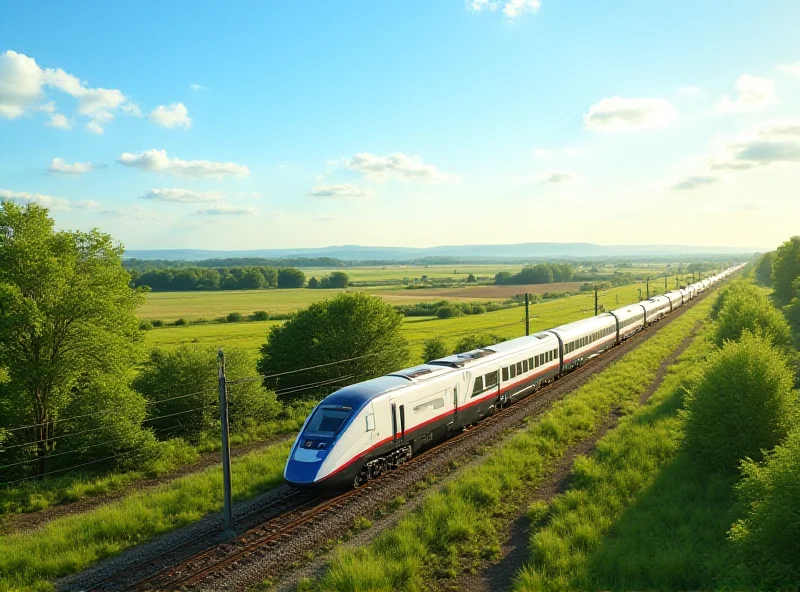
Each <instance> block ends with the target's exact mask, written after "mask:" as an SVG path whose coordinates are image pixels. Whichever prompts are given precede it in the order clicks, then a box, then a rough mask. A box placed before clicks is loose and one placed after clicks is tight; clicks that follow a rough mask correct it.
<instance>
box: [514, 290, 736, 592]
mask: <svg viewBox="0 0 800 592" xmlns="http://www.w3.org/2000/svg"><path fill="white" fill-rule="evenodd" d="M710 302H711V300H710V299H709V300H708V301H707V302H706V303H703V306H704V307H706V308H707V304H710ZM708 333H709V331H708V330H706V331H704V335H703V336H702V337H699V338H698V339H697V340H695V342H694V343H693V344H692V345H691V346H690V347H689V349H687V351H685V352H684V353H683V354H682V355H681V356H680V357H679V359H678V363H677V364H675V365H673V366H672V367H671V368H670V369H669V371H668V373H667V375H666V377H665V379H664V381H663V383H662V385H661V386H660V387H659V388H658V389H657V391H656V392H655V393H654V395H653V397H652V399H651V401H650V404H649V405H647V406H645V407H643V408H641V409H639V410H638V411H636V412H635V413H634V414H633V415H630V416H628V417H626V418H623V419H622V420H621V422H620V425H619V426H618V427H617V429H615V430H614V431H613V432H611V433H610V434H608V435H607V436H606V437H605V438H603V439H602V440H601V441H600V442H599V443H598V446H597V449H596V451H595V453H594V454H592V455H591V457H588V458H580V459H578V460H576V462H575V465H574V467H573V474H572V486H571V488H570V489H569V490H568V491H567V492H565V493H564V494H562V495H560V496H558V497H557V498H556V499H554V500H553V501H552V503H551V504H550V508H549V511H548V512H547V513H546V517H545V518H544V521H545V525H544V526H543V527H542V528H540V529H539V530H536V531H534V533H533V534H532V537H531V543H530V552H531V563H530V565H529V566H528V567H526V568H525V569H524V570H523V571H522V572H521V574H520V576H519V578H518V582H517V586H516V589H517V590H520V591H523V590H524V591H526V592H527V591H533V590H575V589H584V590H598V589H602V590H607V589H609V590H648V589H657V590H674V589H678V590H684V589H708V588H713V587H716V585H718V584H719V581H718V578H719V576H721V575H723V574H725V573H726V572H727V571H728V570H730V569H731V568H732V567H733V565H732V564H731V561H730V560H731V557H730V555H729V553H728V545H727V544H726V542H725V533H726V531H727V529H728V528H729V527H730V524H731V522H732V493H731V485H732V481H731V480H730V479H728V478H724V477H719V476H714V475H709V474H708V473H707V472H704V471H701V470H698V468H697V467H694V466H693V465H692V463H691V462H690V461H689V459H688V458H687V457H686V456H684V455H683V454H679V453H678V451H679V447H680V443H681V439H682V430H681V421H680V419H679V418H678V409H679V408H680V407H681V404H682V394H683V392H684V391H683V387H684V385H685V384H687V382H688V381H690V380H691V379H692V378H693V377H694V376H695V375H696V374H697V373H698V372H699V371H700V368H699V366H700V363H701V362H702V360H703V358H704V357H705V356H706V355H707V354H708V352H709V351H710V349H711V348H712V347H713V346H712V345H711V344H710V341H709V337H708ZM540 514H542V513H541V512H540Z"/></svg>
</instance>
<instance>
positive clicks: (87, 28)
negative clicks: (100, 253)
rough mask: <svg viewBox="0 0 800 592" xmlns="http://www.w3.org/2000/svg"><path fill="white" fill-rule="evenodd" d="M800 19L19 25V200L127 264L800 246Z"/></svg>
mask: <svg viewBox="0 0 800 592" xmlns="http://www.w3.org/2000/svg"><path fill="white" fill-rule="evenodd" d="M798 22H800V2H797V1H796V0H771V1H769V2H756V1H755V0H746V1H745V0H724V1H723V0H702V1H698V0H691V1H689V0H669V1H667V0H656V1H652V2H642V1H641V0H626V1H621V0H619V1H615V0H608V1H606V2H590V1H588V0H496V1H493V0H468V1H466V2H465V1H464V0H436V1H431V0H403V1H400V0H394V1H392V0H384V1H380V2H379V1H375V0H373V1H368V0H359V1H349V2H345V1H335V0H324V1H323V0H318V1H311V2H287V1H283V2H278V1H252V2H251V1H232V2H225V3H223V2H206V1H197V2H192V3H188V2H163V1H159V2H151V1H147V0H141V1H139V2H136V3H134V4H130V3H124V2H101V1H88V0H87V1H82V2H59V3H55V2H46V3H45V2H39V1H33V0H31V1H22V0H10V1H7V2H5V3H3V5H2V8H0V199H7V200H13V201H16V202H18V203H28V202H37V203H41V204H43V205H46V206H47V207H49V208H50V210H51V214H52V216H53V217H54V218H55V220H56V223H57V226H58V227H59V228H64V229H81V230H88V229H90V228H93V227H98V228H100V229H102V230H103V231H105V232H108V233H110V234H111V235H112V236H113V237H114V238H115V239H116V240H118V241H121V242H122V243H123V244H124V245H125V246H126V247H127V248H131V249H168V248H197V249H220V250H234V249H258V248H300V247H322V246H328V245H346V244H361V245H382V246H412V247H425V246H435V245H444V244H498V243H521V242H592V243H598V244H690V245H701V246H702V245H719V246H748V247H749V246H752V247H759V248H772V247H774V246H776V245H777V244H779V243H780V242H782V241H784V240H785V239H786V238H788V237H789V236H790V235H792V234H797V233H798V231H800V196H798V186H799V185H800V183H799V182H800V36H799V35H797V23H798Z"/></svg>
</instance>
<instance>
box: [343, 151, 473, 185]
mask: <svg viewBox="0 0 800 592" xmlns="http://www.w3.org/2000/svg"><path fill="white" fill-rule="evenodd" d="M344 165H345V166H346V167H347V168H348V169H351V170H353V171H358V172H360V173H363V174H364V175H365V176H366V177H367V178H368V179H371V180H373V181H379V182H382V181H385V180H386V179H387V178H394V179H402V180H405V181H430V182H439V183H446V182H452V181H458V180H459V178H458V177H457V176H456V175H449V174H446V173H442V172H441V171H440V170H439V169H437V168H436V167H435V166H433V165H432V164H425V163H424V162H422V159H421V158H420V157H418V156H407V155H405V154H403V153H402V152H395V153H394V154H390V155H389V156H376V155H374V154H370V153H369V152H362V153H359V154H356V155H355V156H354V157H353V158H351V159H349V160H345V161H344Z"/></svg>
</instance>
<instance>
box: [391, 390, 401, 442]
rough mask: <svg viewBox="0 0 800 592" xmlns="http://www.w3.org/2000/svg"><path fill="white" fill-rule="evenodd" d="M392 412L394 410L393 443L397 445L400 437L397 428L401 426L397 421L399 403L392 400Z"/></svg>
mask: <svg viewBox="0 0 800 592" xmlns="http://www.w3.org/2000/svg"><path fill="white" fill-rule="evenodd" d="M391 410H392V442H394V443H397V439H398V435H399V432H398V430H397V428H398V427H399V426H398V421H397V403H395V402H394V399H392V403H391Z"/></svg>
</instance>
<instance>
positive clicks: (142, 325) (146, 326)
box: [139, 320, 153, 331]
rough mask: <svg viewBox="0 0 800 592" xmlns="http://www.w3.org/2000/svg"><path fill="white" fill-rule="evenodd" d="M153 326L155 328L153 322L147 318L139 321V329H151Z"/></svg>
mask: <svg viewBox="0 0 800 592" xmlns="http://www.w3.org/2000/svg"><path fill="white" fill-rule="evenodd" d="M152 328H153V323H151V322H150V321H146V320H142V321H139V330H140V331H149V330H150V329H152Z"/></svg>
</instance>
